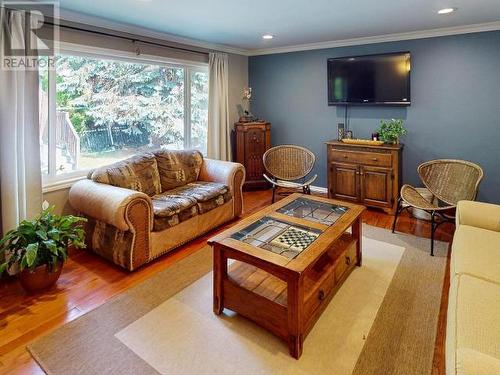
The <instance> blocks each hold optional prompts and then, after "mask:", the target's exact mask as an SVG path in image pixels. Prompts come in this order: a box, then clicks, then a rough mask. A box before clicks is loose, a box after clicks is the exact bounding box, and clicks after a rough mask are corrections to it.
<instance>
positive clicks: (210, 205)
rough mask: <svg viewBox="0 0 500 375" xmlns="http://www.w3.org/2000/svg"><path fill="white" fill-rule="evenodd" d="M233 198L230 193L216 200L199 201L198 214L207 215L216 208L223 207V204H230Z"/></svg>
mask: <svg viewBox="0 0 500 375" xmlns="http://www.w3.org/2000/svg"><path fill="white" fill-rule="evenodd" d="M231 198H232V195H231V193H230V192H229V191H228V192H226V193H224V194H222V195H219V196H217V197H215V198H212V199H210V200H208V201H199V202H198V212H199V213H200V214H204V213H207V212H209V211H211V210H213V209H214V208H217V207H219V206H222V205H223V204H225V203H227V202H229V201H230V200H231Z"/></svg>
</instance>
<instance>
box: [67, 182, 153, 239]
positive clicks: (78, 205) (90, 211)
mask: <svg viewBox="0 0 500 375" xmlns="http://www.w3.org/2000/svg"><path fill="white" fill-rule="evenodd" d="M138 202H141V203H142V204H140V205H138V204H136V203H138ZM144 202H145V203H146V204H144ZM69 203H70V205H71V207H73V208H74V209H75V210H76V211H78V212H80V213H82V214H84V215H88V216H90V217H92V218H94V219H97V220H99V221H102V222H105V223H106V224H110V225H113V226H114V227H116V228H118V229H120V230H123V231H128V230H130V231H133V232H134V231H135V229H134V224H133V223H132V221H131V219H130V217H129V215H128V211H129V210H130V209H131V208H132V207H133V206H136V207H144V208H145V209H146V211H148V212H144V213H143V215H144V216H143V215H141V216H143V217H147V218H148V221H149V222H150V225H149V227H150V228H152V221H153V215H152V212H153V208H152V203H151V198H150V197H149V196H148V195H146V194H144V193H141V192H139V191H135V190H130V189H124V188H120V187H116V186H112V185H107V184H102V183H99V182H94V181H91V180H88V179H87V180H81V181H78V182H76V183H75V184H73V186H72V187H71V189H70V191H69Z"/></svg>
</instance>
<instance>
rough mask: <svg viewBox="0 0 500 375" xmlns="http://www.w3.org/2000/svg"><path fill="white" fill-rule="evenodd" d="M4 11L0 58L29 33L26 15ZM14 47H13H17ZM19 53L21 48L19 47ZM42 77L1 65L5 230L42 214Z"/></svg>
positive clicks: (1, 177)
mask: <svg viewBox="0 0 500 375" xmlns="http://www.w3.org/2000/svg"><path fill="white" fill-rule="evenodd" d="M2 11H3V12H5V13H4V14H3V16H4V17H5V18H4V20H5V21H6V22H4V23H3V24H2V25H1V27H2V29H1V33H0V43H1V44H0V56H1V58H2V61H3V60H4V56H5V55H8V52H9V50H10V46H11V45H15V46H19V45H21V46H26V45H27V43H25V41H26V40H27V38H29V34H28V32H27V30H26V29H25V17H24V14H23V13H20V12H16V11H10V10H6V9H4V8H2ZM14 43H15V44H14ZM16 48H17V47H16ZM38 112H39V109H38V72H37V71H36V70H27V69H17V68H16V69H15V70H7V69H4V67H3V66H0V189H1V190H0V194H1V201H0V202H1V210H2V229H3V230H2V231H3V233H5V232H6V231H7V230H10V229H12V228H14V227H16V226H17V225H18V224H19V222H20V221H22V220H23V219H25V218H32V217H33V216H35V215H36V214H38V213H39V212H40V209H41V202H42V186H41V185H42V184H41V171H40V140H39V119H38Z"/></svg>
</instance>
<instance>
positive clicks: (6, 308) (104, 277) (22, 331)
mask: <svg viewBox="0 0 500 375" xmlns="http://www.w3.org/2000/svg"><path fill="white" fill-rule="evenodd" d="M244 195H245V216H246V215H249V214H251V213H253V212H255V211H257V210H259V209H260V208H262V207H265V206H267V205H269V204H270V202H271V191H270V190H267V191H255V192H246V193H244ZM392 220H393V216H389V215H387V214H385V213H383V212H381V211H375V210H367V211H366V212H365V213H364V215H363V222H365V223H367V224H369V225H374V226H377V227H381V228H388V229H389V228H391V226H392ZM232 224H234V221H233V222H231V223H229V224H227V225H226V226H224V227H222V228H219V229H218V230H215V231H212V232H211V233H209V234H207V235H205V236H203V237H201V238H198V239H196V240H194V241H192V242H190V243H188V244H187V245H184V246H182V247H180V248H178V249H177V250H175V251H173V252H171V253H169V254H167V255H165V256H163V257H161V258H160V259H157V260H156V261H154V262H152V263H150V264H148V265H146V266H145V267H142V268H141V269H139V270H137V271H136V272H133V273H129V272H127V271H124V270H122V269H121V268H119V267H117V266H114V265H113V264H111V263H109V262H107V261H105V260H104V259H102V258H100V257H98V256H97V255H94V254H92V253H89V252H86V251H74V252H72V253H71V254H70V259H69V260H68V262H67V263H66V265H65V267H64V270H63V273H62V276H61V278H60V279H59V281H58V283H57V286H56V287H54V289H52V290H50V291H48V292H45V293H43V294H39V295H26V294H24V292H23V290H22V289H21V287H20V286H19V284H18V283H17V281H16V280H15V278H7V279H2V280H1V281H0V374H10V373H12V374H43V371H42V370H41V369H40V367H39V366H38V365H37V364H36V362H35V361H34V360H33V359H32V358H31V356H30V354H29V353H28V352H27V351H26V348H25V347H26V345H27V344H28V343H29V342H30V341H32V340H33V339H35V338H37V337H39V336H42V335H45V334H47V333H48V332H50V331H52V330H54V329H56V328H57V327H60V326H61V325H63V324H65V323H67V322H69V321H71V320H73V319H76V318H78V317H79V316H81V315H83V314H85V313H86V312H88V311H90V310H93V309H95V308H96V307H98V306H100V305H102V304H104V303H105V302H106V301H108V300H109V299H110V298H112V297H113V296H115V295H117V294H119V293H121V292H123V291H125V290H127V289H128V288H131V287H133V286H134V285H136V284H138V283H140V282H141V281H143V280H145V279H147V278H149V277H150V276H152V275H154V274H155V273H157V272H159V271H161V270H163V269H165V268H166V267H168V266H170V265H171V264H173V263H175V262H177V261H179V260H180V259H182V258H184V257H186V256H188V255H190V254H193V253H194V252H196V251H197V250H199V249H201V248H202V247H203V246H205V244H206V241H207V239H208V238H210V237H211V236H212V235H214V234H215V233H217V232H218V231H220V230H222V229H224V228H225V227H227V226H230V225H232ZM397 228H398V231H399V232H405V233H410V234H415V235H417V236H424V237H429V230H430V229H429V225H428V223H425V222H423V221H417V220H415V219H413V218H410V217H408V216H407V215H402V216H401V218H400V219H399V221H398V227H397ZM453 232H454V226H453V225H452V224H448V223H447V224H443V225H441V226H440V227H439V229H438V231H437V233H436V239H438V240H442V241H448V242H450V241H451V239H452V237H453ZM448 262H449V260H448ZM448 285H449V271H448V270H447V272H446V276H445V287H444V290H443V298H442V303H441V311H440V319H439V325H438V337H437V339H436V345H435V355H434V366H433V374H436V375H437V374H444V335H445V327H446V308H447V303H448V302H447V301H448Z"/></svg>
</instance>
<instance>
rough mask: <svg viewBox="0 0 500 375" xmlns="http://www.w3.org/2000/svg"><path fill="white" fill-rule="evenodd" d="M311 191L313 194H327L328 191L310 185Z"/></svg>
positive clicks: (324, 188)
mask: <svg viewBox="0 0 500 375" xmlns="http://www.w3.org/2000/svg"><path fill="white" fill-rule="evenodd" d="M311 191H312V192H314V193H321V194H328V189H327V188H326V187H321V186H314V185H311Z"/></svg>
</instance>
